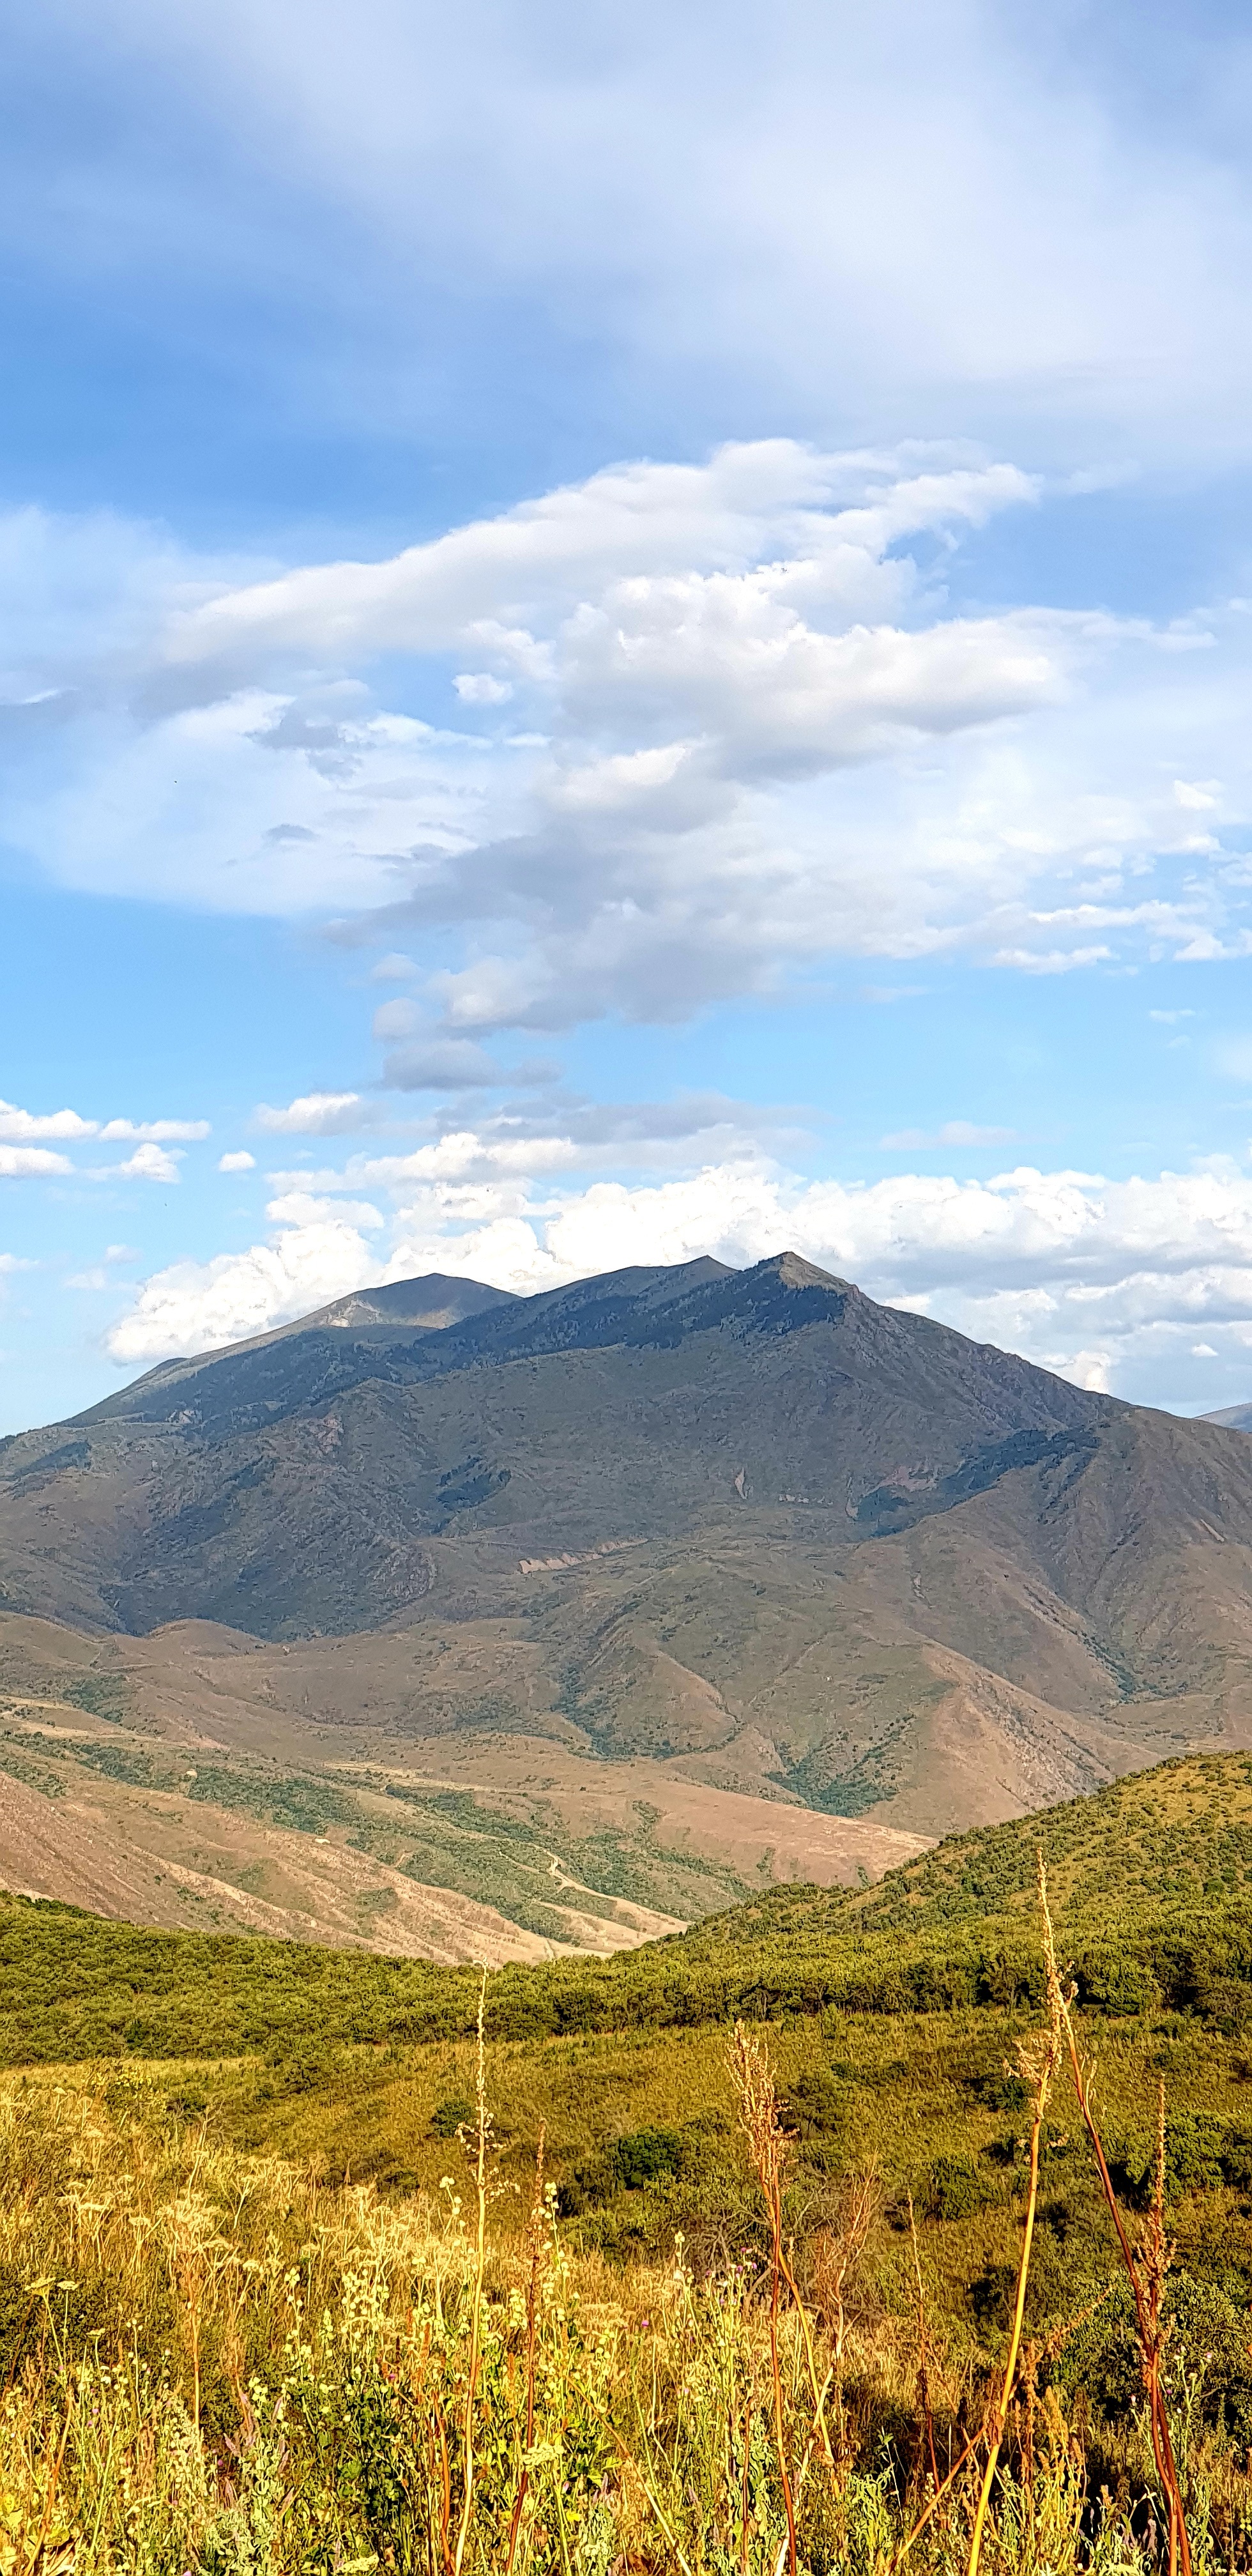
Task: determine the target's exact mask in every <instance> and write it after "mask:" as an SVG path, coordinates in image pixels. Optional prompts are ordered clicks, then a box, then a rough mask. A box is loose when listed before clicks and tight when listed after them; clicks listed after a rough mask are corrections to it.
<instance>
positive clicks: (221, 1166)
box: [217, 1146, 256, 1172]
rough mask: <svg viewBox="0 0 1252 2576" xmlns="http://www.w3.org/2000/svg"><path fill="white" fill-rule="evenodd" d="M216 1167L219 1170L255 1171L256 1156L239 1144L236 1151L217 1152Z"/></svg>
mask: <svg viewBox="0 0 1252 2576" xmlns="http://www.w3.org/2000/svg"><path fill="white" fill-rule="evenodd" d="M217 1168H218V1170H219V1172H255V1170H256V1156H255V1154H250V1153H248V1151H247V1149H246V1147H242V1146H241V1147H240V1149H239V1151H238V1152H237V1153H234V1154H219V1155H218V1158H217Z"/></svg>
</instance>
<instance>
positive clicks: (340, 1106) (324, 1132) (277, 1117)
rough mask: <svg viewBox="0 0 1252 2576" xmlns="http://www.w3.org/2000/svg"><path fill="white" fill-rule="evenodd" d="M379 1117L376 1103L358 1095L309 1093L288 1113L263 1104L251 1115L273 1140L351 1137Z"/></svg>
mask: <svg viewBox="0 0 1252 2576" xmlns="http://www.w3.org/2000/svg"><path fill="white" fill-rule="evenodd" d="M379 1115H380V1112H379V1109H378V1105H377V1103H376V1102H374V1101H369V1100H363V1099H362V1097H361V1094H360V1092H359V1091H306V1092H303V1093H302V1094H301V1096H300V1098H299V1099H298V1100H290V1101H288V1103H287V1106H286V1108H285V1109H271V1108H270V1106H269V1104H268V1102H266V1101H264V1100H262V1101H261V1102H259V1103H258V1105H257V1107H256V1108H255V1109H254V1110H253V1112H252V1118H253V1124H254V1125H255V1126H257V1127H261V1128H263V1129H264V1130H265V1133H266V1134H267V1135H270V1136H350V1135H352V1134H353V1133H354V1132H355V1130H356V1129H358V1128H361V1127H373V1126H375V1125H376V1124H377V1122H378V1118H379ZM242 1168H243V1166H242V1165H241V1164H235V1165H234V1169H235V1170H236V1171H239V1170H242Z"/></svg>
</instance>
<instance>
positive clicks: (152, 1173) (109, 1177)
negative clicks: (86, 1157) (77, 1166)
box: [82, 1144, 183, 1184]
mask: <svg viewBox="0 0 1252 2576" xmlns="http://www.w3.org/2000/svg"><path fill="white" fill-rule="evenodd" d="M182 1160H183V1154H182V1148H181V1146H178V1145H175V1146H173V1147H170V1146H167V1145H153V1144H146V1145H136V1147H135V1150H134V1153H133V1154H128V1155H127V1157H126V1160H125V1162H124V1163H93V1164H91V1165H90V1166H89V1167H88V1168H87V1169H86V1170H85V1171H84V1173H83V1175H82V1177H83V1179H84V1180H88V1181H161V1182H165V1183H167V1184H168V1183H169V1182H171V1181H177V1180H180V1179H181V1177H182V1176H181V1174H180V1172H179V1169H178V1166H179V1164H180V1163H181V1161H182Z"/></svg>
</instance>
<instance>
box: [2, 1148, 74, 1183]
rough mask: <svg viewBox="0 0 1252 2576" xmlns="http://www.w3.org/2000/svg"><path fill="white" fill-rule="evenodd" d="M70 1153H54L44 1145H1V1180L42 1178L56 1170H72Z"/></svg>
mask: <svg viewBox="0 0 1252 2576" xmlns="http://www.w3.org/2000/svg"><path fill="white" fill-rule="evenodd" d="M73 1168H74V1166H73V1164H72V1163H71V1161H70V1158H69V1156H68V1154H53V1153H50V1152H49V1151H48V1148H47V1147H46V1146H44V1145H0V1180H5V1181H19V1180H30V1179H40V1178H44V1177H46V1176H47V1175H49V1174H51V1173H55V1172H72V1171H73Z"/></svg>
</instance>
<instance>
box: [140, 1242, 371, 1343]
mask: <svg viewBox="0 0 1252 2576" xmlns="http://www.w3.org/2000/svg"><path fill="white" fill-rule="evenodd" d="M377 1276H378V1263H377V1257H376V1256H372V1255H371V1253H370V1251H369V1249H368V1247H367V1245H366V1243H365V1240H364V1237H363V1236H362V1234H361V1233H360V1231H359V1230H358V1228H357V1227H356V1226H354V1225H352V1224H349V1223H347V1222H346V1221H345V1220H344V1219H343V1218H341V1217H330V1218H322V1219H315V1220H314V1221H312V1222H311V1223H305V1224H301V1225H297V1226H291V1227H288V1228H287V1229H285V1230H283V1231H280V1232H279V1233H278V1234H277V1236H276V1238H275V1240H274V1242H273V1243H269V1244H254V1245H253V1246H252V1247H251V1249H250V1250H248V1251H247V1252H242V1253H222V1254H219V1256H218V1258H217V1259H216V1260H214V1261H203V1262H197V1261H181V1262H175V1263H174V1264H173V1265H172V1267H171V1268H169V1269H168V1270H161V1271H158V1272H157V1273H156V1275H155V1277H154V1278H152V1279H149V1280H146V1281H145V1283H144V1285H143V1287H142V1288H141V1290H140V1292H139V1296H138V1298H137V1300H136V1303H135V1305H134V1307H133V1308H132V1310H131V1312H130V1313H129V1314H128V1315H125V1316H123V1317H122V1319H121V1321H120V1322H119V1323H117V1324H115V1325H114V1326H113V1328H112V1330H111V1332H110V1333H109V1334H108V1335H107V1336H106V1340H107V1345H108V1348H109V1350H110V1351H111V1352H112V1355H113V1357H114V1359H116V1360H119V1361H122V1362H124V1363H131V1364H133V1363H135V1362H138V1361H144V1360H151V1359H159V1358H164V1357H167V1356H171V1355H174V1354H177V1353H184V1352H186V1353H191V1352H195V1351H203V1350H211V1349H212V1348H214V1347H215V1345H217V1344H218V1343H222V1342H235V1341H244V1340H246V1339H247V1338H248V1336H249V1335H250V1334H253V1333H266V1332H269V1331H270V1330H271V1329H272V1327H273V1326H274V1325H275V1324H285V1323H290V1322H292V1321H293V1320H294V1318H295V1317H296V1316H297V1315H305V1314H309V1313H310V1312H311V1311H312V1310H313V1309H314V1308H315V1307H317V1306H325V1305H327V1304H328V1303H329V1301H330V1299H331V1298H332V1297H342V1296H346V1295H347V1293H348V1291H349V1289H352V1288H364V1287H366V1286H368V1285H369V1283H370V1281H371V1280H373V1279H376V1278H377Z"/></svg>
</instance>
